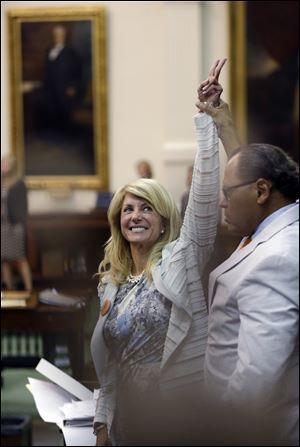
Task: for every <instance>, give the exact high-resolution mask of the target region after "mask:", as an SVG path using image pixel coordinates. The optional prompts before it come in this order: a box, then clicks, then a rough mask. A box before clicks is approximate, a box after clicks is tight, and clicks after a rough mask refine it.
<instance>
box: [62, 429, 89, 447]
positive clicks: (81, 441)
mask: <svg viewBox="0 0 300 447" xmlns="http://www.w3.org/2000/svg"><path fill="white" fill-rule="evenodd" d="M60 428H61V429H62V432H63V435H64V438H65V443H66V445H67V446H69V445H70V446H71V445H78V446H83V445H84V446H86V445H96V436H95V435H94V433H93V427H60Z"/></svg>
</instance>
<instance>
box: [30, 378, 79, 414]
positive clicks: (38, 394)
mask: <svg viewBox="0 0 300 447" xmlns="http://www.w3.org/2000/svg"><path fill="white" fill-rule="evenodd" d="M28 380H29V383H30V391H31V393H32V394H33V398H34V402H35V405H36V408H37V410H38V412H39V414H40V416H41V418H42V419H43V420H44V421H45V422H53V423H59V422H61V421H62V419H63V417H64V415H63V413H62V412H61V410H60V409H59V407H61V406H62V405H64V404H65V403H67V402H71V401H72V395H71V394H70V393H68V391H66V390H63V389H62V388H61V387H60V386H58V385H56V384H55V383H50V382H45V381H43V380H38V379H32V378H31V377H28Z"/></svg>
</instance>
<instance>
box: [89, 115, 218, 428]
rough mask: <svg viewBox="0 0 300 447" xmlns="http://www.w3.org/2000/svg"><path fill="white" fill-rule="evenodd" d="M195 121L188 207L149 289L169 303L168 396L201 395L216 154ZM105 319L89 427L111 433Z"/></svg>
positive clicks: (207, 123)
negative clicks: (204, 277) (187, 392)
mask: <svg viewBox="0 0 300 447" xmlns="http://www.w3.org/2000/svg"><path fill="white" fill-rule="evenodd" d="M194 120H195V125H196V132H197V145H198V150H197V155H196V160H195V166H194V175H193V181H192V185H191V192H190V197H189V202H188V206H187V209H186V214H185V218H184V221H183V225H182V229H181V232H180V236H179V238H178V239H177V240H176V241H174V242H172V243H170V244H168V245H167V246H166V247H165V248H164V250H163V252H162V259H161V260H160V262H159V263H158V264H157V265H156V266H155V268H154V269H153V286H154V287H155V288H157V290H158V291H159V292H160V293H161V294H163V295H164V296H165V297H167V298H168V299H169V300H170V301H171V302H172V309H171V316H170V324H169V327H168V331H167V336H166V340H165V346H164V352H163V358H162V363H161V383H160V385H161V389H162V391H168V390H172V389H181V388H182V387H185V386H187V387H189V389H191V387H193V389H194V392H196V393H197V392H199V393H200V392H201V386H202V383H203V370H204V355H205V348H206V342H207V324H208V323H207V321H208V314H207V307H206V302H205V297H204V293H203V288H202V282H201V275H202V273H203V269H204V267H205V264H206V263H207V261H208V259H209V256H210V253H211V251H212V249H213V244H214V240H215V236H216V229H217V220H218V194H219V153H218V135H217V130H216V127H215V125H214V123H213V120H212V118H211V117H210V116H208V115H206V114H203V113H201V114H200V113H199V114H197V115H196V116H195V117H194ZM117 290H118V289H117V287H116V286H115V285H114V284H112V283H109V282H108V284H107V286H106V288H105V290H104V293H102V294H101V296H100V305H101V302H102V301H104V299H105V300H107V299H108V300H109V301H110V302H111V307H110V308H112V304H113V302H114V299H115V296H116V293H117ZM107 315H108V314H107ZM107 315H105V316H100V318H99V320H98V323H97V325H96V327H95V331H94V334H93V337H92V341H91V351H92V357H93V361H94V364H95V369H96V372H97V375H98V378H99V382H100V385H101V392H100V395H99V399H98V402H97V410H96V416H95V419H94V422H103V423H106V424H107V426H108V430H109V431H110V429H111V425H112V422H113V417H114V413H115V390H116V386H115V373H116V370H117V365H116V364H114V363H113V362H112V361H109V356H108V350H107V347H106V345H105V343H104V340H103V333H102V331H103V325H104V322H105V320H106V318H107ZM200 397H201V396H200V395H199V398H200Z"/></svg>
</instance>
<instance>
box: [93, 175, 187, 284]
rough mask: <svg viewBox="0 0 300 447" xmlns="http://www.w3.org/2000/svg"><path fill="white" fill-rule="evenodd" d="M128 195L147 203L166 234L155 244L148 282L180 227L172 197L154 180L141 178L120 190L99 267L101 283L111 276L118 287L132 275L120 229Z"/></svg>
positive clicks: (127, 250)
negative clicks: (159, 219) (124, 204)
mask: <svg viewBox="0 0 300 447" xmlns="http://www.w3.org/2000/svg"><path fill="white" fill-rule="evenodd" d="M127 193H130V194H133V195H134V196H136V197H139V198H140V199H143V200H146V201H147V202H148V203H149V204H150V205H151V206H152V207H153V208H154V209H155V211H156V212H157V213H158V214H160V216H161V217H162V219H163V223H164V228H165V232H164V233H163V234H162V235H161V237H160V238H159V240H158V241H157V242H156V244H154V246H153V248H152V250H151V252H150V253H149V257H148V261H147V264H146V268H145V275H146V277H147V278H148V279H149V280H151V278H152V275H151V270H152V268H153V267H154V265H155V264H156V263H157V262H158V261H159V260H160V259H161V253H162V250H163V248H164V246H165V245H166V244H168V243H169V242H172V241H174V240H175V239H177V238H178V236H179V232H180V227H181V218H180V214H179V211H178V209H177V206H176V204H175V202H174V200H173V199H172V197H171V196H170V194H169V193H168V192H167V191H166V189H165V188H164V187H163V186H162V185H161V184H160V183H158V182H157V181H156V180H153V179H144V178H141V179H138V180H136V181H134V182H132V183H129V184H127V185H125V186H123V187H121V188H119V189H118V191H117V192H116V193H115V194H114V197H113V199H112V201H111V204H110V206H109V209H108V221H109V224H110V230H111V237H110V238H109V240H108V241H107V243H106V247H105V251H104V259H103V261H102V262H101V263H100V265H99V270H98V273H99V276H100V282H102V280H103V278H104V277H107V276H108V277H109V278H110V279H111V280H112V281H113V282H114V283H115V284H116V285H120V284H123V283H124V282H125V281H126V278H127V276H128V275H129V274H130V273H131V269H132V258H131V253H130V245H129V243H128V241H126V239H124V237H123V235H122V233H121V226H120V214H121V209H122V205H123V200H124V197H125V195H126V194H127Z"/></svg>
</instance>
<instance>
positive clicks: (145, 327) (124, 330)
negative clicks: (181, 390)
mask: <svg viewBox="0 0 300 447" xmlns="http://www.w3.org/2000/svg"><path fill="white" fill-rule="evenodd" d="M134 287H135V284H132V283H126V284H124V285H122V286H121V287H120V288H119V291H118V293H117V296H116V299H115V302H114V307H113V309H112V311H111V312H110V315H109V317H108V318H107V320H106V322H105V325H104V339H105V342H106V344H107V346H108V348H109V350H110V352H112V353H113V356H114V357H115V360H116V361H117V363H118V365H119V377H120V379H121V381H122V382H121V384H122V383H123V385H124V384H125V383H126V385H127V386H134V388H135V390H140V391H141V392H143V391H149V388H152V387H153V388H157V386H158V379H159V373H160V363H161V359H162V354H163V349H164V343H165V338H166V333H167V329H168V325H169V319H170V311H171V302H170V301H169V300H167V299H166V298H165V297H163V296H162V295H161V294H160V293H159V292H158V291H157V290H155V289H153V288H151V285H150V284H149V283H148V281H147V280H146V279H144V278H142V279H141V280H140V282H139V283H138V284H137V286H136V292H135V294H133V299H132V300H131V301H130V303H129V304H128V305H127V307H126V308H125V306H124V299H126V297H127V295H128V294H129V293H130V292H131V291H132V289H133V288H134ZM134 295H135V296H134ZM121 304H122V306H121ZM145 387H146V388H147V389H145Z"/></svg>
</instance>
